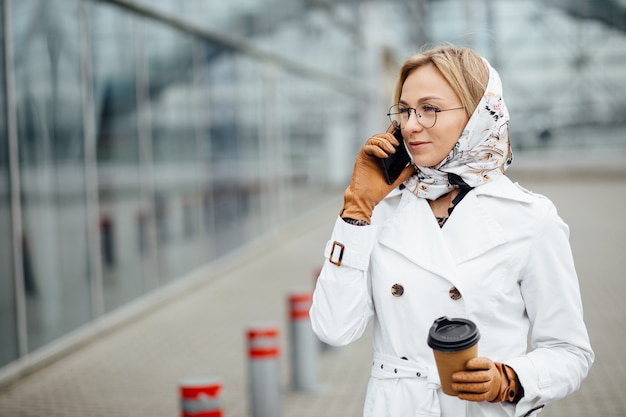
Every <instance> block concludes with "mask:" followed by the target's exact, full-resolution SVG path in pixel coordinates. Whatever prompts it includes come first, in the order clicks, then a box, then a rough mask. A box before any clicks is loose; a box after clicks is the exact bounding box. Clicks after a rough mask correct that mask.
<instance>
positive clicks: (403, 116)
mask: <svg viewBox="0 0 626 417" xmlns="http://www.w3.org/2000/svg"><path fill="white" fill-rule="evenodd" d="M464 108H465V107H455V108H453V109H445V110H439V109H438V108H436V107H433V106H431V105H430V104H424V105H422V106H421V107H420V108H418V109H415V108H412V107H406V106H404V105H402V104H394V105H393V106H391V108H390V109H389V113H387V116H389V120H391V122H392V123H393V122H394V121H395V122H397V123H398V125H399V126H404V125H405V124H406V123H407V122H408V121H409V118H410V117H411V111H412V112H413V113H415V117H416V118H417V123H419V124H420V125H422V127H423V128H424V129H430V128H431V127H433V126H434V125H435V123H437V113H441V112H443V111H451V110H461V109H464Z"/></svg>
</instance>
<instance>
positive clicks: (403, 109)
mask: <svg viewBox="0 0 626 417" xmlns="http://www.w3.org/2000/svg"><path fill="white" fill-rule="evenodd" d="M398 112H399V113H400V114H409V108H408V107H399V108H398Z"/></svg>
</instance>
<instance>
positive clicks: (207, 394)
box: [179, 378, 224, 417]
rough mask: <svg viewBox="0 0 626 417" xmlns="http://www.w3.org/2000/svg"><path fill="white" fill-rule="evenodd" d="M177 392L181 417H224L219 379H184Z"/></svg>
mask: <svg viewBox="0 0 626 417" xmlns="http://www.w3.org/2000/svg"><path fill="white" fill-rule="evenodd" d="M179 390H180V415H181V417H224V413H223V411H222V399H221V396H222V384H221V382H220V380H219V379H217V378H185V379H182V380H181V381H180V382H179Z"/></svg>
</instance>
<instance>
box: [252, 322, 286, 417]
mask: <svg viewBox="0 0 626 417" xmlns="http://www.w3.org/2000/svg"><path fill="white" fill-rule="evenodd" d="M278 335H279V330H278V327H277V326H274V325H271V324H264V325H263V324H258V325H253V326H250V327H249V328H248V359H249V361H248V378H249V380H248V385H249V392H250V409H251V410H250V411H251V414H252V417H281V416H282V397H281V387H280V362H279V358H280V348H279V341H278Z"/></svg>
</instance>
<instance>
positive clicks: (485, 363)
mask: <svg viewBox="0 0 626 417" xmlns="http://www.w3.org/2000/svg"><path fill="white" fill-rule="evenodd" d="M465 369H466V370H465V371H461V372H455V373H454V374H452V388H453V389H454V390H456V391H459V398H460V399H462V400H467V401H490V402H500V401H508V402H512V403H516V402H517V401H519V399H520V398H521V396H522V392H523V391H522V387H521V384H520V383H519V381H518V379H517V374H516V373H515V371H514V370H513V368H511V367H509V366H507V365H504V364H502V363H500V362H493V361H492V360H491V359H488V358H473V359H470V360H469V361H467V363H466V364H465Z"/></svg>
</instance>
